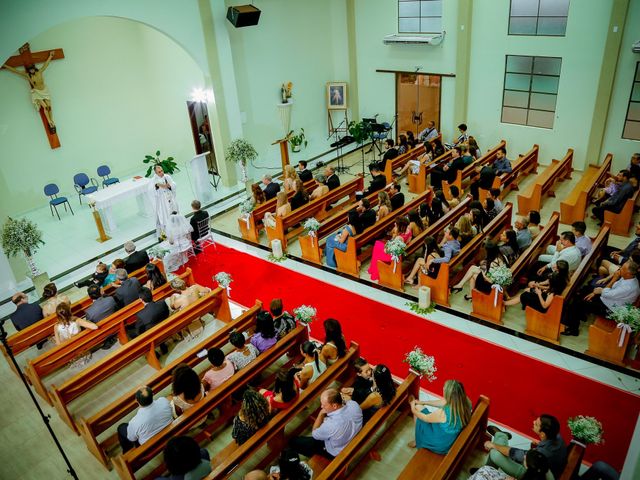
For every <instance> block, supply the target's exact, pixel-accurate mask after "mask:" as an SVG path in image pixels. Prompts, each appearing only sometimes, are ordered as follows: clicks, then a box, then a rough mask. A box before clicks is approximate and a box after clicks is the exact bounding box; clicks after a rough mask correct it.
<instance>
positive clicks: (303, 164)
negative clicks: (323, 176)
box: [297, 160, 324, 183]
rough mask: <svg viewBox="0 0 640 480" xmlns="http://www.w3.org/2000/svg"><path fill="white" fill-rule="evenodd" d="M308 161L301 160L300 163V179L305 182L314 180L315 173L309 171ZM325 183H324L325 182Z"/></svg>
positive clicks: (298, 172)
mask: <svg viewBox="0 0 640 480" xmlns="http://www.w3.org/2000/svg"><path fill="white" fill-rule="evenodd" d="M307 165H308V163H307V161H306V160H300V161H299V162H298V171H297V174H298V178H299V179H300V180H302V181H303V182H308V181H309V180H311V179H312V178H313V173H311V170H308V169H307ZM323 183H324V182H323Z"/></svg>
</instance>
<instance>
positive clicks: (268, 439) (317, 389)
mask: <svg viewBox="0 0 640 480" xmlns="http://www.w3.org/2000/svg"><path fill="white" fill-rule="evenodd" d="M359 352H360V347H359V346H358V344H357V343H355V342H351V346H350V347H349V350H348V352H347V354H346V355H345V356H344V357H342V358H340V359H338V361H336V363H334V364H333V365H331V366H330V367H329V368H327V370H326V371H325V372H324V373H322V374H321V375H320V376H319V377H318V378H317V379H316V380H314V382H313V383H312V384H311V385H309V386H308V387H307V388H306V389H305V390H304V392H302V393H301V394H300V395H299V396H298V399H297V400H296V401H295V403H294V404H293V405H292V406H290V407H289V408H287V409H285V410H281V411H279V412H278V413H277V414H276V415H275V416H274V417H273V418H272V419H271V420H270V421H269V423H267V424H266V425H265V426H264V427H262V428H261V429H260V430H258V431H257V432H256V433H254V434H253V436H252V437H251V438H250V439H249V440H247V441H246V442H245V443H243V444H242V445H240V446H237V445H235V443H234V442H233V443H231V444H229V445H228V446H227V448H225V449H223V454H225V453H226V455H224V458H220V457H221V456H222V455H220V454H219V455H218V458H217V459H216V460H217V461H218V462H217V465H216V467H215V469H214V471H213V472H212V473H211V474H210V475H209V476H208V477H206V479H207V480H214V479H216V480H218V479H223V478H235V477H234V476H233V474H234V472H235V471H236V470H237V469H238V467H239V466H240V465H242V464H243V463H244V462H246V461H247V460H248V459H250V458H252V457H253V456H255V454H256V453H257V451H258V450H260V449H261V448H262V447H263V446H264V445H268V446H269V450H270V451H269V453H268V454H267V456H266V457H264V458H263V459H262V461H261V463H265V462H271V461H273V460H275V459H276V458H277V457H278V456H279V455H280V453H281V452H282V449H283V448H284V447H285V446H286V444H287V441H288V435H291V436H294V435H296V434H297V431H295V430H294V432H293V433H289V434H287V433H286V432H285V429H286V427H287V425H288V424H289V423H290V422H291V421H292V420H293V419H294V418H295V417H296V416H298V415H300V414H301V413H303V412H304V411H305V409H307V408H308V406H309V405H310V403H311V402H313V401H315V400H317V399H319V398H320V395H321V394H322V392H323V391H324V390H326V389H327V388H329V387H331V386H332V385H333V384H335V382H336V381H338V382H340V383H343V382H344V381H345V380H346V379H348V378H350V377H351V376H352V373H351V372H352V370H353V366H352V365H353V362H354V361H355V360H356V359H357V358H359V356H360V354H359ZM310 413H311V412H307V413H306V414H305V415H307V416H308V415H309V414H310Z"/></svg>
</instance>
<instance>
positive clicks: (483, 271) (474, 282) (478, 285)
mask: <svg viewBox="0 0 640 480" xmlns="http://www.w3.org/2000/svg"><path fill="white" fill-rule="evenodd" d="M484 249H485V252H486V254H487V256H486V257H485V259H484V260H482V261H481V262H480V264H478V265H472V266H470V267H469V270H467V273H465V274H464V277H462V279H461V280H460V281H459V282H458V283H457V284H456V285H454V286H453V287H451V293H457V292H460V291H461V290H462V287H463V286H464V284H465V283H467V282H469V289H470V290H469V291H472V290H473V289H474V288H475V289H476V290H478V291H480V292H482V293H484V294H489V293H491V285H492V284H493V282H492V281H491V280H489V277H488V276H487V273H488V272H489V270H491V269H492V268H494V267H502V266H505V267H508V266H509V263H508V262H507V259H506V258H505V257H504V255H502V253H501V252H500V248H499V247H498V245H496V243H495V242H493V241H492V240H487V241H486V242H485V244H484ZM464 298H465V300H471V296H470V295H465V296H464Z"/></svg>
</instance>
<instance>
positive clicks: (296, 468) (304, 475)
mask: <svg viewBox="0 0 640 480" xmlns="http://www.w3.org/2000/svg"><path fill="white" fill-rule="evenodd" d="M267 478H268V480H311V479H312V478H313V469H312V468H311V467H310V466H309V465H307V464H306V463H305V462H302V461H300V457H299V456H298V454H297V453H296V452H294V451H293V450H291V449H290V448H285V449H284V450H283V451H282V453H281V454H280V458H279V459H278V465H277V466H275V467H271V473H270V474H269V476H268V477H267ZM245 480H247V479H246V478H245ZM250 480H259V479H250Z"/></svg>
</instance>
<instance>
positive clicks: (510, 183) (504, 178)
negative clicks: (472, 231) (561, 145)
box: [478, 145, 540, 203]
mask: <svg viewBox="0 0 640 480" xmlns="http://www.w3.org/2000/svg"><path fill="white" fill-rule="evenodd" d="M539 151H540V147H538V145H534V146H533V148H531V150H529V151H528V152H527V153H525V154H524V155H520V156H519V158H518V160H517V161H516V163H515V164H514V165H513V167H512V169H511V171H510V172H509V173H503V174H502V175H499V176H496V178H495V179H494V180H493V185H491V187H492V188H499V189H500V199H504V198H505V197H506V196H507V194H508V193H509V192H510V191H512V190H518V185H519V184H520V181H521V180H522V179H523V178H525V177H527V176H529V175H530V174H531V173H538V153H539ZM488 194H489V192H488V191H487V190H484V189H483V188H480V189H478V197H479V200H480V202H482V203H484V200H485V198H487V196H488Z"/></svg>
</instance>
